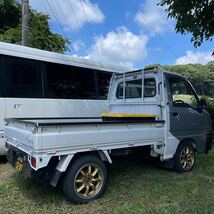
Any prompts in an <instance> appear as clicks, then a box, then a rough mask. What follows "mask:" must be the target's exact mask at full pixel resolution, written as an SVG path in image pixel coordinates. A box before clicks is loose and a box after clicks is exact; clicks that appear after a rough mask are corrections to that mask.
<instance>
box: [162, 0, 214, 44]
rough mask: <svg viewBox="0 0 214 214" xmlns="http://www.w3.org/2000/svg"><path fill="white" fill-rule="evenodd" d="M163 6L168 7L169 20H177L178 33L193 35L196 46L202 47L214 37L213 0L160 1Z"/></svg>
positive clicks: (192, 39)
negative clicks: (202, 44) (205, 41)
mask: <svg viewBox="0 0 214 214" xmlns="http://www.w3.org/2000/svg"><path fill="white" fill-rule="evenodd" d="M159 4H160V5H161V6H167V8H166V12H167V13H168V17H169V18H173V19H175V20H176V26H175V29H176V32H179V33H181V34H186V33H192V38H191V41H192V42H193V43H194V46H195V47H197V46H200V45H201V43H202V42H203V41H204V40H212V37H213V36H214V1H213V0H160V3H159Z"/></svg>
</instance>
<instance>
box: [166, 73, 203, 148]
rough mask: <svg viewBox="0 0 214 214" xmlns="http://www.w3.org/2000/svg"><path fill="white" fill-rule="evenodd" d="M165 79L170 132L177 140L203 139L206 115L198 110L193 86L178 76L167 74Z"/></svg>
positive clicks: (197, 101)
mask: <svg viewBox="0 0 214 214" xmlns="http://www.w3.org/2000/svg"><path fill="white" fill-rule="evenodd" d="M167 80H168V97H169V106H170V132H171V133H172V134H173V135H174V136H175V137H176V138H178V139H179V140H182V139H185V138H191V139H194V140H195V141H196V143H197V142H201V141H203V137H204V136H205V134H204V133H205V127H206V115H205V113H204V112H200V111H199V99H198V96H197V95H196V93H195V91H194V89H193V87H192V86H191V84H190V83H189V82H188V81H187V80H186V79H185V78H182V77H180V76H176V75H169V76H168V78H167ZM198 149H200V148H198Z"/></svg>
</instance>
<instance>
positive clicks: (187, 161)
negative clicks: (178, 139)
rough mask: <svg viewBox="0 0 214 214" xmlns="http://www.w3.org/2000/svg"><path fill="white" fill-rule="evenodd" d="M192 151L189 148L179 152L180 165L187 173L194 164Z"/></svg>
mask: <svg viewBox="0 0 214 214" xmlns="http://www.w3.org/2000/svg"><path fill="white" fill-rule="evenodd" d="M194 161H195V158H194V151H193V149H192V148H191V147H184V148H183V149H182V150H181V155H180V163H181V166H182V168H183V169H184V170H186V171H188V170H189V169H191V168H192V166H193V164H194Z"/></svg>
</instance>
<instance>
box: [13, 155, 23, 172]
mask: <svg viewBox="0 0 214 214" xmlns="http://www.w3.org/2000/svg"><path fill="white" fill-rule="evenodd" d="M15 169H16V171H17V172H20V173H21V172H22V171H23V169H24V161H23V158H22V157H18V158H17V161H16V164H15Z"/></svg>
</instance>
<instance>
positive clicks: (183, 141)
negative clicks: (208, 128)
mask: <svg viewBox="0 0 214 214" xmlns="http://www.w3.org/2000/svg"><path fill="white" fill-rule="evenodd" d="M186 142H191V143H192V146H193V148H194V150H195V152H197V144H196V142H195V140H194V139H193V138H184V139H182V140H181V141H180V142H179V144H178V146H179V145H181V144H183V143H186ZM178 146H177V148H178Z"/></svg>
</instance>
